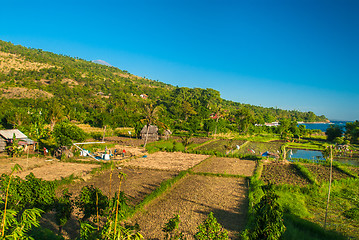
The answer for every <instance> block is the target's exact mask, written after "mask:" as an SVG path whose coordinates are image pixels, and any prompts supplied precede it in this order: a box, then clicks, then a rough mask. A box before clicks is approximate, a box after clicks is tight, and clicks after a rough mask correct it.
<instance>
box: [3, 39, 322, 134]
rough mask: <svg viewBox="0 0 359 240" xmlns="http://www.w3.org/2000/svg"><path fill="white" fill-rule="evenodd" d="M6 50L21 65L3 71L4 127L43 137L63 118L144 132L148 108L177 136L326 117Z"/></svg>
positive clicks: (246, 129) (87, 64) (34, 52)
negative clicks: (260, 105) (249, 103)
mask: <svg viewBox="0 0 359 240" xmlns="http://www.w3.org/2000/svg"><path fill="white" fill-rule="evenodd" d="M0 51H1V52H4V53H6V54H8V55H9V54H10V55H9V56H8V55H6V54H5V55H4V56H1V57H3V58H4V59H5V58H9V59H11V61H13V62H16V63H17V64H18V65H16V67H15V65H14V66H12V65H11V64H10V63H9V68H10V69H5V68H3V69H0V89H2V91H3V94H2V95H3V96H2V97H1V98H0V120H1V123H0V124H1V125H0V128H1V127H2V128H19V129H21V130H23V131H25V133H27V134H29V135H30V137H32V138H34V139H36V140H39V139H40V138H42V137H45V136H46V134H47V131H49V130H50V131H52V130H53V128H54V126H55V125H56V123H58V122H60V121H62V120H64V119H67V120H69V121H77V122H79V123H89V124H90V125H92V126H96V127H103V126H108V127H111V128H116V127H125V126H126V127H134V128H136V129H141V128H142V127H143V126H144V125H145V124H147V122H144V121H142V122H141V121H140V120H143V119H146V117H147V115H148V114H147V110H146V109H148V106H152V108H153V109H155V108H157V107H159V108H160V109H161V114H159V115H158V116H157V119H156V122H159V123H161V124H160V126H159V127H160V129H164V128H170V129H171V130H175V131H177V130H178V131H183V130H186V131H189V132H203V133H220V132H228V131H238V132H241V133H247V132H253V131H258V129H256V127H254V125H255V124H264V123H265V122H272V121H279V120H280V119H289V120H292V121H306V122H311V121H325V120H326V118H325V117H324V116H320V117H319V116H316V115H315V114H314V113H313V112H299V111H286V110H280V109H275V108H264V107H257V106H252V105H248V104H241V103H236V102H231V101H227V100H224V99H222V98H221V97H220V93H219V92H218V91H216V90H213V89H201V88H193V89H191V88H186V87H174V86H171V85H168V84H164V83H161V82H159V81H153V80H150V79H147V78H145V77H137V76H134V75H131V74H129V73H128V72H127V71H125V70H120V69H118V68H115V67H108V66H104V65H100V64H96V63H92V62H89V61H86V60H83V59H78V58H72V57H69V56H63V55H57V54H54V53H51V52H46V51H42V50H41V49H29V48H25V47H22V46H19V45H13V44H11V43H8V42H4V41H0ZM25 63H28V64H30V63H31V64H42V65H41V66H42V67H33V68H30V67H28V65H26V64H25ZM12 64H13V63H12ZM36 66H37V65H36ZM24 89H25V91H24ZM9 92H10V93H9ZM16 93H18V95H19V94H20V95H21V96H18V95H16ZM44 124H46V125H47V126H49V129H48V128H44V127H43V126H44ZM138 125H141V126H140V127H139V126H138ZM46 129H47V130H46ZM265 130H266V129H265V128H262V129H261V131H265Z"/></svg>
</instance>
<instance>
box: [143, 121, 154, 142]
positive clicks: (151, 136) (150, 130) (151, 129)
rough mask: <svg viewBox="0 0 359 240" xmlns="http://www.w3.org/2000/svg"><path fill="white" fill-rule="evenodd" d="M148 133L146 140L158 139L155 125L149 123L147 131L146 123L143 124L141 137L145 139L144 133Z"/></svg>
mask: <svg viewBox="0 0 359 240" xmlns="http://www.w3.org/2000/svg"><path fill="white" fill-rule="evenodd" d="M147 133H148V136H147V141H157V140H158V127H157V126H155V125H150V126H149V128H148V131H147V125H145V126H144V127H143V128H142V130H141V132H140V134H141V139H146V134H147Z"/></svg>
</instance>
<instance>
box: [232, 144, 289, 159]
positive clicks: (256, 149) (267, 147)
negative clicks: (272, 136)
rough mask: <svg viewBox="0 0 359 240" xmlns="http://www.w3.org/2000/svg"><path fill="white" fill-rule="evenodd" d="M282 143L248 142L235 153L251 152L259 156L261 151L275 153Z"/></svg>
mask: <svg viewBox="0 0 359 240" xmlns="http://www.w3.org/2000/svg"><path fill="white" fill-rule="evenodd" d="M281 146H282V143H280V142H249V143H247V144H246V145H244V146H243V147H241V148H240V149H239V151H237V152H236V153H239V154H253V155H256V156H260V155H261V154H262V153H264V152H266V151H268V152H272V153H277V151H279V150H280V147H281Z"/></svg>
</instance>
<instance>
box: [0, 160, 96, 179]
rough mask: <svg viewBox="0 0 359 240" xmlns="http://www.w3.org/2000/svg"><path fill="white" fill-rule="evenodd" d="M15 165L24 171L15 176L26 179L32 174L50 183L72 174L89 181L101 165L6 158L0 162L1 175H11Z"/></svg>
mask: <svg viewBox="0 0 359 240" xmlns="http://www.w3.org/2000/svg"><path fill="white" fill-rule="evenodd" d="M15 164H19V165H20V166H21V167H22V171H21V172H18V173H15V176H20V177H21V178H24V177H25V176H26V175H28V174H29V173H31V172H32V173H34V175H35V177H38V178H42V179H44V180H49V181H52V180H58V179H61V178H64V177H68V176H70V175H72V174H74V175H75V176H78V177H81V178H84V179H87V178H89V177H90V172H91V170H92V169H93V168H97V167H99V165H96V164H80V163H67V162H60V161H58V160H57V159H54V158H44V157H41V158H39V157H31V158H29V159H27V158H26V157H23V158H5V159H1V161H0V174H2V173H6V174H10V173H11V168H12V167H13V166H14V165H15Z"/></svg>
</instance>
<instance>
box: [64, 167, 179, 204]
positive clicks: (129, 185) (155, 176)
mask: <svg viewBox="0 0 359 240" xmlns="http://www.w3.org/2000/svg"><path fill="white" fill-rule="evenodd" d="M120 172H123V173H125V174H126V175H127V176H126V179H125V180H124V181H123V182H122V184H121V191H123V192H125V194H126V196H127V197H128V203H129V204H130V205H136V204H138V203H140V202H141V201H142V200H143V198H144V197H145V196H147V195H148V194H150V193H151V192H152V191H153V190H155V189H156V188H157V187H158V186H159V185H160V184H161V182H163V181H164V180H167V179H170V178H173V177H174V176H176V175H177V172H173V171H159V170H151V169H140V168H135V169H133V168H126V167H124V168H121V169H114V170H113V171H112V177H110V175H111V170H106V171H104V172H102V173H101V174H98V175H96V176H94V177H93V178H91V179H89V180H88V181H86V182H78V183H76V184H74V185H71V186H70V188H69V190H70V192H71V193H73V195H74V196H78V195H79V193H80V191H81V188H82V187H84V186H88V185H93V186H95V187H97V188H99V189H100V190H101V191H102V193H103V194H105V195H107V196H109V195H110V194H111V197H113V196H114V194H115V192H116V191H118V187H119V183H120V182H119V178H118V174H119V173H120ZM110 188H111V189H110ZM110 191H111V193H110Z"/></svg>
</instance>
